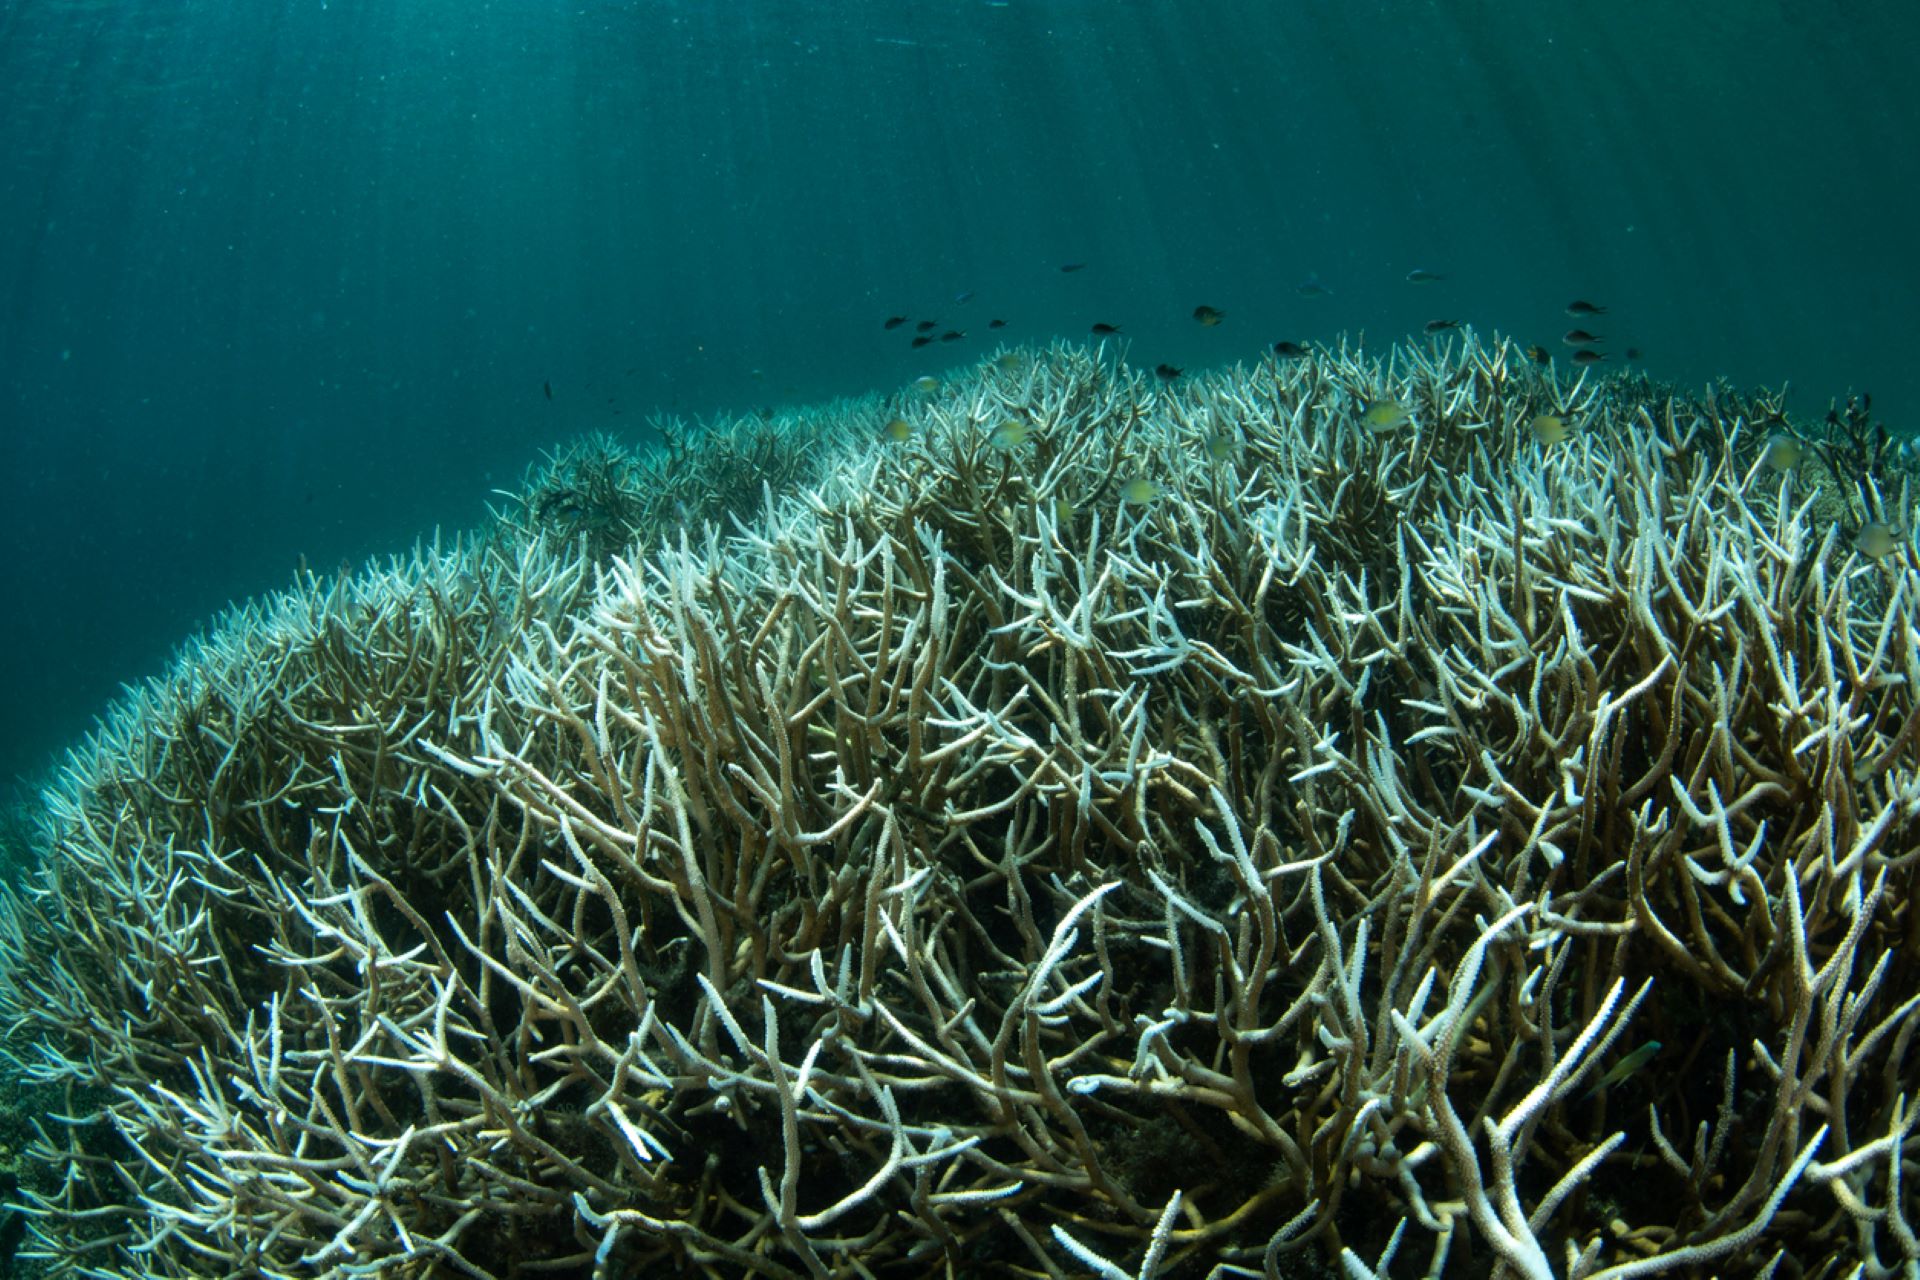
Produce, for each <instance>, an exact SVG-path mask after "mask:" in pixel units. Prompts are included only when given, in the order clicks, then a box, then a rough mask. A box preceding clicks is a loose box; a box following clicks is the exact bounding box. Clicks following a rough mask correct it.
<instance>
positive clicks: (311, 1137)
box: [0, 333, 1920, 1280]
mask: <svg viewBox="0 0 1920 1280" xmlns="http://www.w3.org/2000/svg"><path fill="white" fill-rule="evenodd" d="M1382 406H1390V407H1391V409H1392V410H1393V412H1380V411H1379V410H1380V409H1381V407H1382ZM1769 412H1775V413H1777V412H1778V405H1777V403H1776V402H1773V401H1770V400H1769V399H1768V398H1767V397H1765V396H1758V397H1754V396H1743V395H1740V394H1736V393H1731V392H1725V393H1716V394H1712V395H1707V396H1690V395H1684V394H1681V393H1678V392H1676V391H1674V390H1672V389H1668V388H1657V387H1654V386H1653V385H1652V384H1649V383H1647V382H1645V381H1644V380H1643V379H1602V378H1596V377H1593V376H1590V375H1583V376H1582V377H1581V378H1579V379H1578V380H1577V381H1574V382H1566V381H1561V380H1557V379H1556V378H1555V377H1554V376H1553V375H1552V374H1551V372H1549V371H1544V370H1542V369H1540V368H1539V367H1537V366H1535V365H1534V364H1533V363H1532V362H1531V361H1529V360H1528V359H1527V358H1526V357H1525V355H1524V354H1523V353H1521V352H1520V351H1519V350H1517V349H1516V348H1514V347H1513V346H1512V345H1511V344H1509V343H1506V342H1504V341H1499V340H1494V341H1482V340H1480V339H1478V338H1476V337H1475V336H1473V335H1472V334H1471V333H1465V334H1462V335H1460V336H1459V337H1458V338H1457V339H1456V338H1452V337H1450V338H1449V339H1448V340H1446V341H1443V342H1441V343H1438V344H1432V345H1427V346H1425V347H1423V348H1421V349H1419V350H1394V351H1392V352H1389V353H1385V354H1384V355H1374V354H1371V353H1368V352H1363V351H1361V350H1358V349H1352V348H1346V347H1340V348H1334V349H1318V350H1315V351H1313V352H1312V353H1310V354H1308V355H1307V356H1305V357H1303V358H1300V359H1293V360H1288V361H1285V362H1278V361H1272V360H1269V361H1267V362H1265V363H1262V364H1260V365H1257V366H1254V367H1249V368H1236V369H1231V370H1225V371H1219V372H1214V373H1209V374H1204V375H1202V374H1189V375H1187V376H1186V377H1183V378H1181V379H1180V380H1179V381H1178V382H1173V383H1164V384H1161V383H1156V381H1155V380H1154V379H1153V378H1152V376H1151V375H1150V374H1142V373H1140V372H1137V371H1134V370H1131V369H1128V368H1126V367H1125V366H1121V365H1115V364H1114V363H1112V362H1110V361H1107V360H1103V359H1102V358H1101V357H1100V355H1099V354H1098V353H1096V352H1094V351H1090V350H1088V349H1085V348H1081V347H1076V346H1068V345H1060V346H1055V347H1052V348H1048V349H1036V350H1030V351H1026V352H1019V353H1008V354H1007V355H1003V356H1002V357H1001V358H998V359H995V360H992V361H989V362H988V363H986V364H984V365H982V366H980V367H979V368H978V369H975V370H972V371H970V372H966V373H964V374H962V375H959V376H956V377H954V378H952V379H950V380H949V381H948V382H947V383H945V384H944V385H938V386H935V387H928V388H922V389H920V390H919V391H917V392H912V393H903V394H902V395H900V396H897V397H875V398H873V399H872V400H870V401H859V402H848V403H846V404H843V405H839V406H833V407H832V408H831V409H829V410H824V411H822V415H821V420H820V421H819V422H817V423H813V424H808V423H807V422H805V421H804V415H797V416H796V417H795V418H794V420H793V421H792V422H789V423H782V424H768V425H767V432H766V433H765V434H764V435H761V434H756V433H754V432H753V430H752V428H751V424H741V425H740V426H739V428H738V434H737V435H736V436H735V437H732V438H733V439H735V440H736V443H737V448H736V447H734V446H729V449H731V450H732V451H731V452H729V450H724V449H718V448H715V449H711V450H706V451H704V452H703V450H702V449H701V448H700V447H699V446H698V444H697V443H696V442H692V441H689V442H687V443H685V444H683V445H682V446H681V450H682V451H681V454H680V455H679V457H680V461H681V465H680V467H679V468H678V469H677V471H676V469H675V468H669V467H662V466H661V465H660V464H659V461H658V459H657V458H656V459H655V460H653V461H647V460H645V459H644V458H642V457H640V456H639V455H629V454H628V453H627V452H625V451H623V449H622V447H621V446H619V445H618V444H617V443H615V442H611V441H605V440H602V441H596V442H589V443H588V444H586V445H583V446H579V447H577V448H576V449H574V450H573V451H570V452H563V453H561V454H558V455H556V456H555V457H554V458H553V459H550V460H549V461H548V462H547V463H546V464H543V467H542V468H539V469H536V471H535V472H534V473H532V475H530V477H529V481H528V484H527V485H526V487H525V489H524V491H523V492H522V493H519V494H516V495H514V496H512V497H511V498H510V499H509V501H508V503H507V505H506V506H505V507H504V508H503V510H502V512H501V513H500V518H499V520H498V522H497V523H496V525H495V527H494V528H493V529H491V530H490V531H489V532H488V533H487V534H486V535H485V536H483V537H480V538H477V539H475V540H472V541H468V542H462V543H460V544H458V545H454V546H450V547H435V548H431V549H422V550H421V551H419V552H417V553H416V554H414V555H413V556H411V557H406V558H402V559H399V560H395V561H392V562H389V563H386V564H384V565H379V566H373V567H369V568H368V569H366V570H364V571H362V572H359V573H356V574H352V575H346V576H342V577H340V578H336V579H332V580H326V581H322V580H318V579H308V580H306V581H303V582H302V583H300V584H299V585H298V586H297V587H296V588H295V589H293V590H291V591H289V592H286V593H283V594H281V595H279V596H277V597H275V598H273V599H271V600H267V601H262V602H259V603H257V604H254V605H250V606H247V607H245V608H242V609H239V610H236V611H235V612H233V613H232V614H230V615H228V616H227V617H226V618H224V619H223V620H222V621H221V622H220V624H219V625H218V626H217V627H215V628H214V629H213V630H211V631H210V632H209V634H208V635H207V636H205V637H204V638H203V639H201V640H199V641H197V642H195V643H194V644H193V645H191V646H189V647H188V648H187V649H186V650H184V651H183V653H182V655H181V657H180V659H179V660H178V662H177V663H176V664H175V666H174V667H173V669H172V670H171V671H170V672H169V673H168V675H167V676H166V677H164V678H163V679H160V680H157V681H155V682H152V683H151V684H149V685H147V686H145V687H143V688H141V689H140V690H138V691H137V692H135V693H134V694H133V695H132V696H130V697H129V698H128V699H127V700H126V701H125V702H123V703H122V704H121V705H120V706H119V707H117V708H116V709H115V711H114V712H113V714H112V715H111V716H110V717H109V718H108V719H107V721H106V722H105V723H104V724H103V726H102V727H101V728H100V730H99V731H98V732H97V733H96V734H95V735H94V736H93V737H92V738H91V739H90V740H89V741H88V742H87V743H86V744H85V745H84V746H83V747H82V748H80V749H79V750H77V751H76V752H75V753H74V755H73V756H72V758H71V760H70V761H69V763H68V765H67V767H66V769H65V771H64V772H63V774H62V775H61V777H60V778H59V779H58V781H57V782H56V783H55V784H54V785H53V786H52V787H50V788H49V789H48V790H47V792H46V794H45V795H44V797H43V798H42V800H41V809H40V813H39V818H38V821H39V824H40V827H39V836H38V840H39V843H40V844H41V846H42V848H43V849H44V854H43V860H42V863H41V866H40V868H39V870H38V872H37V874H36V876H35V877H34V878H33V879H32V880H31V881H30V882H29V883H28V884H27V885H26V886H25V887H24V888H22V889H21V890H19V891H17V892H13V893H11V894H9V896H8V897H7V899H6V903H5V910H4V911H0V1014H4V1019H5V1027H6V1039H5V1041H4V1049H5V1052H6V1053H7V1055H8V1056H9V1058H10V1060H11V1061H12V1062H13V1063H14V1064H15V1068H16V1070H17V1071H19V1072H21V1073H22V1074H24V1075H25V1076H27V1077H29V1078H30V1079H31V1080H32V1081H33V1082H34V1083H35V1084H36V1085H37V1086H38V1087H40V1088H42V1089H51V1090H57V1091H59V1092H60V1094H61V1096H62V1098H63V1102H62V1105H61V1106H60V1107H59V1108H57V1109H52V1110H49V1111H48V1113H47V1114H45V1115H44V1116H42V1117H41V1118H40V1120H39V1122H38V1136H37V1139H36V1141H35V1143H34V1148H33V1156H34V1158H35V1159H36V1160H37V1161H38V1162H39V1163H40V1165H41V1167H43V1168H44V1169H48V1170H51V1171H52V1177H51V1178H49V1179H43V1180H42V1181H41V1182H39V1183H38V1184H33V1183H29V1185H27V1186H25V1187H23V1188H22V1192H23V1194H24V1195H25V1196H26V1197H27V1202H28V1204H29V1205H30V1206H31V1220H30V1223H29V1226H28V1232H29V1238H28V1240H27V1241H26V1243H25V1245H24V1246H23V1252H24V1253H26V1254H29V1255H37V1256H39V1257H41V1258H43V1259H46V1260H48V1261H50V1262H51V1263H52V1265H54V1266H55V1267H56V1268H57V1269H63V1270H68V1271H72V1272H74V1273H76V1274H79V1273H84V1274H88V1275H93V1276H127V1277H132V1276H198V1275H216V1274H218V1275H244V1274H254V1275H274V1274H280V1275H290V1274H317V1273H330V1272H331V1273H339V1274H346V1273H347V1271H348V1269H351V1271H352V1273H353V1274H361V1275H395V1276H401V1275H408V1276H418V1275H440V1274H445V1275H455V1274H462V1275H468V1276H475V1277H483V1278H493V1277H499V1278H502V1280H504V1277H508V1276H523V1275H532V1274H536V1273H537V1274H541V1275H555V1274H558V1275H573V1276H579V1277H596V1278H597V1277H609V1278H610V1277H613V1276H625V1275H642V1274H655V1273H661V1274H664V1273H666V1272H667V1271H668V1270H669V1269H672V1270H674V1271H676V1272H699V1273H702V1274H706V1275H712V1276H745V1275H758V1276H767V1277H782V1278H786V1277H802V1276H827V1275H854V1274H862V1275H871V1276H884V1277H912V1276H927V1277H934V1276H944V1275H951V1274H961V1273H964V1274H967V1275H1006V1276H1041V1275H1048V1276H1061V1275H1066V1274H1074V1273H1079V1272H1083V1271H1092V1272H1094V1273H1096V1274H1099V1275H1102V1276H1139V1277H1152V1276H1160V1277H1171V1276H1196V1277H1197V1276H1202V1275H1209V1274H1213V1275H1222V1276H1227V1275H1236V1276H1256V1277H1257V1276H1263V1275H1264V1276H1276V1275H1279V1274H1283V1273H1285V1271H1286V1269H1288V1268H1290V1267H1291V1266H1293V1265H1294V1264H1293V1263H1292V1262H1291V1261H1290V1260H1289V1255H1298V1256H1300V1257H1303V1258H1320V1259H1324V1260H1326V1261H1328V1262H1336V1261H1337V1263H1338V1264H1339V1265H1341V1266H1342V1267H1343V1268H1344V1269H1345V1271H1346V1273H1347V1274H1349V1275H1380V1276H1389V1275H1391V1276H1411V1275H1420V1274H1426V1275H1430V1276H1438V1275H1456V1274H1463V1275H1478V1274H1487V1273H1489V1272H1491V1271H1492V1270H1494V1269H1495V1268H1504V1270H1505V1272H1506V1273H1507V1274H1512V1275H1518V1276H1522V1277H1526V1278H1527V1280H1548V1278H1549V1277H1561V1276H1580V1277H1600V1276H1611V1277H1616V1278H1624V1277H1628V1276H1635V1275H1651V1274H1655V1273H1658V1272H1662V1271H1676V1270H1689V1269H1691V1270H1704V1269H1710V1270H1713V1271H1716V1272H1718V1273H1720V1274H1735V1273H1748V1272H1758V1271H1761V1270H1762V1269H1763V1268H1773V1269H1774V1274H1780V1275H1786V1274H1789V1273H1793V1274H1804V1275H1811V1276H1822V1277H1834V1278H1835V1280H1838V1277H1840V1276H1843V1275H1848V1274H1862V1275H1865V1276H1871V1277H1879V1276H1890V1275H1894V1274H1899V1273H1900V1272H1901V1271H1902V1269H1903V1268H1904V1269H1911V1268H1913V1267H1915V1266H1920V1243H1916V1234H1915V1232H1914V1230H1913V1228H1912V1226H1911V1225H1910V1224H1911V1223H1913V1222H1914V1221H1915V1220H1916V1217H1917V1216H1920V1214H1917V1211H1920V1205H1916V1204H1915V1201H1914V1192H1913V1190H1912V1188H1913V1186H1914V1185H1915V1178H1914V1177H1913V1176H1912V1170H1911V1169H1910V1167H1908V1166H1906V1164H1905V1156H1906V1154H1907V1153H1908V1148H1909V1144H1910V1143H1911V1142H1912V1141H1913V1138H1912V1130H1913V1126H1914V1117H1915V1114H1916V1112H1915V1102H1914V1099H1915V1097H1916V1096H1920V1088H1917V1087H1916V1086H1917V1085H1920V1066H1917V1065H1916V1063H1915V1060H1914V1048H1913V1044H1912V1041H1913V1038H1914V1035H1915V1032H1916V1031H1920V996H1914V995H1912V994H1911V993H1912V992H1914V991H1915V990H1916V989H1920V967H1917V965H1916V961H1917V960H1920V954H1917V953H1916V942H1915V938H1916V934H1915V930H1914V926H1913V921H1914V918H1915V917H1914V910H1915V908H1914V904H1913V900H1912V891H1913V890H1912V885H1913V875H1914V867H1915V866H1916V865H1920V823H1916V822H1915V819H1916V817H1920V696H1917V695H1916V689H1920V630H1916V624H1915V604H1916V601H1917V600H1920V560H1917V559H1916V554H1915V549H1914V546H1913V541H1912V535H1911V531H1912V529H1913V524H1914V518H1915V507H1914V494H1913V492H1912V486H1911V479H1912V477H1911V475H1910V473H1909V472H1907V471H1906V470H1904V469H1903V468H1904V466H1905V464H1904V463H1903V461H1902V460H1901V458H1900V456H1899V455H1898V453H1897V451H1891V450H1887V449H1885V448H1881V449H1880V450H1879V451H1878V452H1877V453H1875V454H1873V456H1872V457H1871V458H1870V459H1869V463H1868V465H1866V466H1865V468H1864V470H1862V471H1860V473H1859V474H1855V472H1854V471H1853V470H1849V469H1848V468H1850V467H1851V466H1852V464H1851V463H1850V462H1847V461H1845V460H1844V459H1841V460H1828V461H1826V462H1825V463H1824V465H1811V464H1810V465H1806V466H1804V467H1799V468H1792V469H1781V468H1776V467H1774V466H1772V465H1770V464H1769V462H1768V460H1767V459H1768V454H1767V443H1768V437H1769V433H1770V432H1772V431H1775V430H1777V429H1778V426H1779V424H1778V423H1776V422H1773V421H1770V420H1769V419H1768V418H1767V416H1766V415H1767V414H1768V413H1769ZM1543 417H1546V418H1550V419H1551V420H1552V429H1551V430H1550V431H1549V430H1544V429H1543V428H1542V427H1541V425H1540V420H1541V419H1542V418H1543ZM1780 419H1781V421H1784V415H1780ZM1010 423H1012V424H1018V426H1019V428H1020V429H1019V430H1009V429H1007V428H1008V424H1010ZM776 428H777V429H776ZM1844 430H1845V429H1843V434H1844ZM1806 434H1807V436H1808V438H1809V439H1813V438H1816V437H1818V438H1819V439H1821V440H1826V439H1827V438H1828V437H1827V436H1825V435H1822V434H1821V433H1820V430H1819V428H1818V427H1817V426H1816V427H1814V428H1810V429H1808V430H1807V431H1806ZM1836 439H1837V438H1836ZM1840 447H1841V445H1840V444H1839V443H1835V444H1834V445H1833V448H1834V449H1836V450H1837V449H1839V448H1840ZM1868 447H1869V448H1871V440H1870V439H1869V440H1868ZM755 450H765V451H770V454H769V458H770V460H769V461H766V465H765V466H764V467H763V466H762V465H761V463H760V462H752V463H751V464H749V465H736V463H737V461H738V459H739V458H743V457H744V458H748V459H752V458H755V457H758V456H759V454H757V453H756V452H755ZM1807 456H1808V457H1809V458H1812V459H1813V460H1814V462H1815V463H1816V464H1817V463H1819V461H1820V459H1822V458H1823V457H1824V456H1825V451H1823V450H1822V449H1811V450H1809V451H1808V454H1807ZM1847 456H1848V457H1851V456H1852V455H1851V454H1849V455H1847ZM703 458H704V459H709V460H711V462H710V464H709V463H703V461H702V459H703ZM1835 458H1836V459H1839V455H1838V454H1837V453H1836V455H1835ZM702 465H711V466H712V467H713V468H715V469H716V474H718V473H719V472H722V471H724V473H725V474H726V476H728V477H732V478H731V479H729V480H727V481H726V483H725V484H724V485H723V484H720V483H718V482H715V483H711V484H709V483H708V480H709V479H710V478H709V477H705V476H703V473H701V472H699V471H698V468H699V467H700V466H702ZM783 468H784V469H783ZM1843 473H1844V474H1843ZM674 474H677V475H678V476H679V477H680V478H679V479H677V480H674V479H671V476H672V475H674ZM755 476H758V477H759V478H757V479H756V478H754V477H755ZM775 477H784V478H785V480H786V481H788V482H790V483H776V481H775ZM763 481H764V483H763ZM669 484H679V485H681V486H682V489H681V490H672V489H669V488H667V487H666V486H668V485H669ZM702 486H705V487H702ZM1836 489H1838V490H1840V492H1839V493H1838V494H1837V495H1836V493H1835V490H1836ZM723 490H724V492H723ZM703 495H705V496H703ZM1868 523H1875V524H1878V525H1884V526H1886V527H1888V528H1891V529H1894V530H1898V531H1900V537H1899V538H1897V539H1895V540H1894V541H1893V542H1892V545H1891V546H1890V547H1889V548H1888V549H1886V550H1885V551H1884V552H1882V553H1879V554H1867V553H1865V552H1863V551H1861V550H1859V549H1858V548H1857V546H1856V534H1857V532H1858V530H1859V529H1860V528H1861V527H1864V526H1865V525H1866V524H1868Z"/></svg>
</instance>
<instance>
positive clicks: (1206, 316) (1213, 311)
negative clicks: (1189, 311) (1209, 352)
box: [1193, 306, 1227, 329]
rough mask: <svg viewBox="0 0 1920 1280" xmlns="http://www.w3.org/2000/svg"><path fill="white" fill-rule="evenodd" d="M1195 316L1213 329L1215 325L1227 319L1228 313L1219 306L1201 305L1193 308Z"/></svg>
mask: <svg viewBox="0 0 1920 1280" xmlns="http://www.w3.org/2000/svg"><path fill="white" fill-rule="evenodd" d="M1193 318H1194V319H1195V320H1198V321H1199V322H1200V323H1201V324H1203V325H1205V326H1206V327H1207V328H1209V329H1211V328H1213V326H1215V325H1217V324H1219V323H1220V322H1221V321H1222V320H1225V319H1226V318H1227V313H1226V312H1224V311H1222V310H1221V309H1220V308H1218V307H1206V306H1201V307H1195V308H1194V309H1193Z"/></svg>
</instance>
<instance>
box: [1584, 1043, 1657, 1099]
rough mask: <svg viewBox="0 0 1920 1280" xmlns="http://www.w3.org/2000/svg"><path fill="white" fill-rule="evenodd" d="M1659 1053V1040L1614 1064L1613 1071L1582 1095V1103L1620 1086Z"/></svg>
mask: <svg viewBox="0 0 1920 1280" xmlns="http://www.w3.org/2000/svg"><path fill="white" fill-rule="evenodd" d="M1659 1052H1660V1042H1659V1041H1658V1040H1649V1041H1647V1042H1646V1043H1645V1044H1643V1045H1641V1046H1640V1047H1639V1048H1638V1049H1635V1050H1634V1051H1633V1052H1632V1053H1630V1054H1628V1055H1627V1056H1626V1057H1624V1058H1622V1059H1620V1061H1618V1062H1616V1063H1614V1064H1613V1070H1611V1071H1609V1072H1607V1074H1605V1075H1603V1076H1601V1077H1600V1079H1599V1081H1598V1082H1597V1083H1596V1084H1595V1085H1594V1086H1593V1088H1591V1089H1589V1090H1587V1091H1586V1092H1585V1093H1583V1094H1581V1095H1580V1099H1581V1101H1583V1102H1584V1101H1586V1100H1587V1099H1588V1098H1591V1097H1592V1096H1593V1095H1594V1094H1596V1093H1598V1092H1600V1091H1601V1090H1602V1089H1610V1088H1612V1087H1613V1086H1614V1085H1616V1084H1619V1083H1620V1082H1621V1081H1622V1080H1625V1079H1626V1078H1627V1077H1628V1076H1630V1075H1632V1074H1633V1073H1634V1072H1636V1071H1638V1070H1639V1069H1640V1068H1642V1067H1644V1066H1646V1065H1647V1064H1648V1063H1649V1062H1652V1061H1653V1055H1654V1054H1656V1053H1659Z"/></svg>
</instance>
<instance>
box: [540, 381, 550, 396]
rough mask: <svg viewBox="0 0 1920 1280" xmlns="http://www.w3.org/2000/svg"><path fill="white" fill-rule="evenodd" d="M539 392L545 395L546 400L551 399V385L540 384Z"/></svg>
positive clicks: (546, 383) (547, 383)
mask: <svg viewBox="0 0 1920 1280" xmlns="http://www.w3.org/2000/svg"><path fill="white" fill-rule="evenodd" d="M540 390H541V391H543V392H545V393H546V396H547V399H549V400H551V399H553V384H552V383H551V382H543V383H541V384H540Z"/></svg>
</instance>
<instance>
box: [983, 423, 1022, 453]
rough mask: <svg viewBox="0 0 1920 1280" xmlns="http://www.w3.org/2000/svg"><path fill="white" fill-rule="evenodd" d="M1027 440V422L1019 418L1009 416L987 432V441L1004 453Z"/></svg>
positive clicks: (1016, 447)
mask: <svg viewBox="0 0 1920 1280" xmlns="http://www.w3.org/2000/svg"><path fill="white" fill-rule="evenodd" d="M1026 442H1027V424H1026V423H1024V422H1021V421H1020V420H1019V419H1017V418H1008V419H1007V420H1006V421H1005V422H1002V423H1001V424H1000V425H999V426H997V427H995V428H994V429H993V430H992V431H990V432H988V433H987V443H988V444H990V445H992V446H993V447H994V448H996V449H998V450H1000V451H1001V452H1003V453H1006V452H1011V451H1012V450H1014V449H1018V448H1019V447H1020V446H1021V445H1023V444H1025V443H1026Z"/></svg>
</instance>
